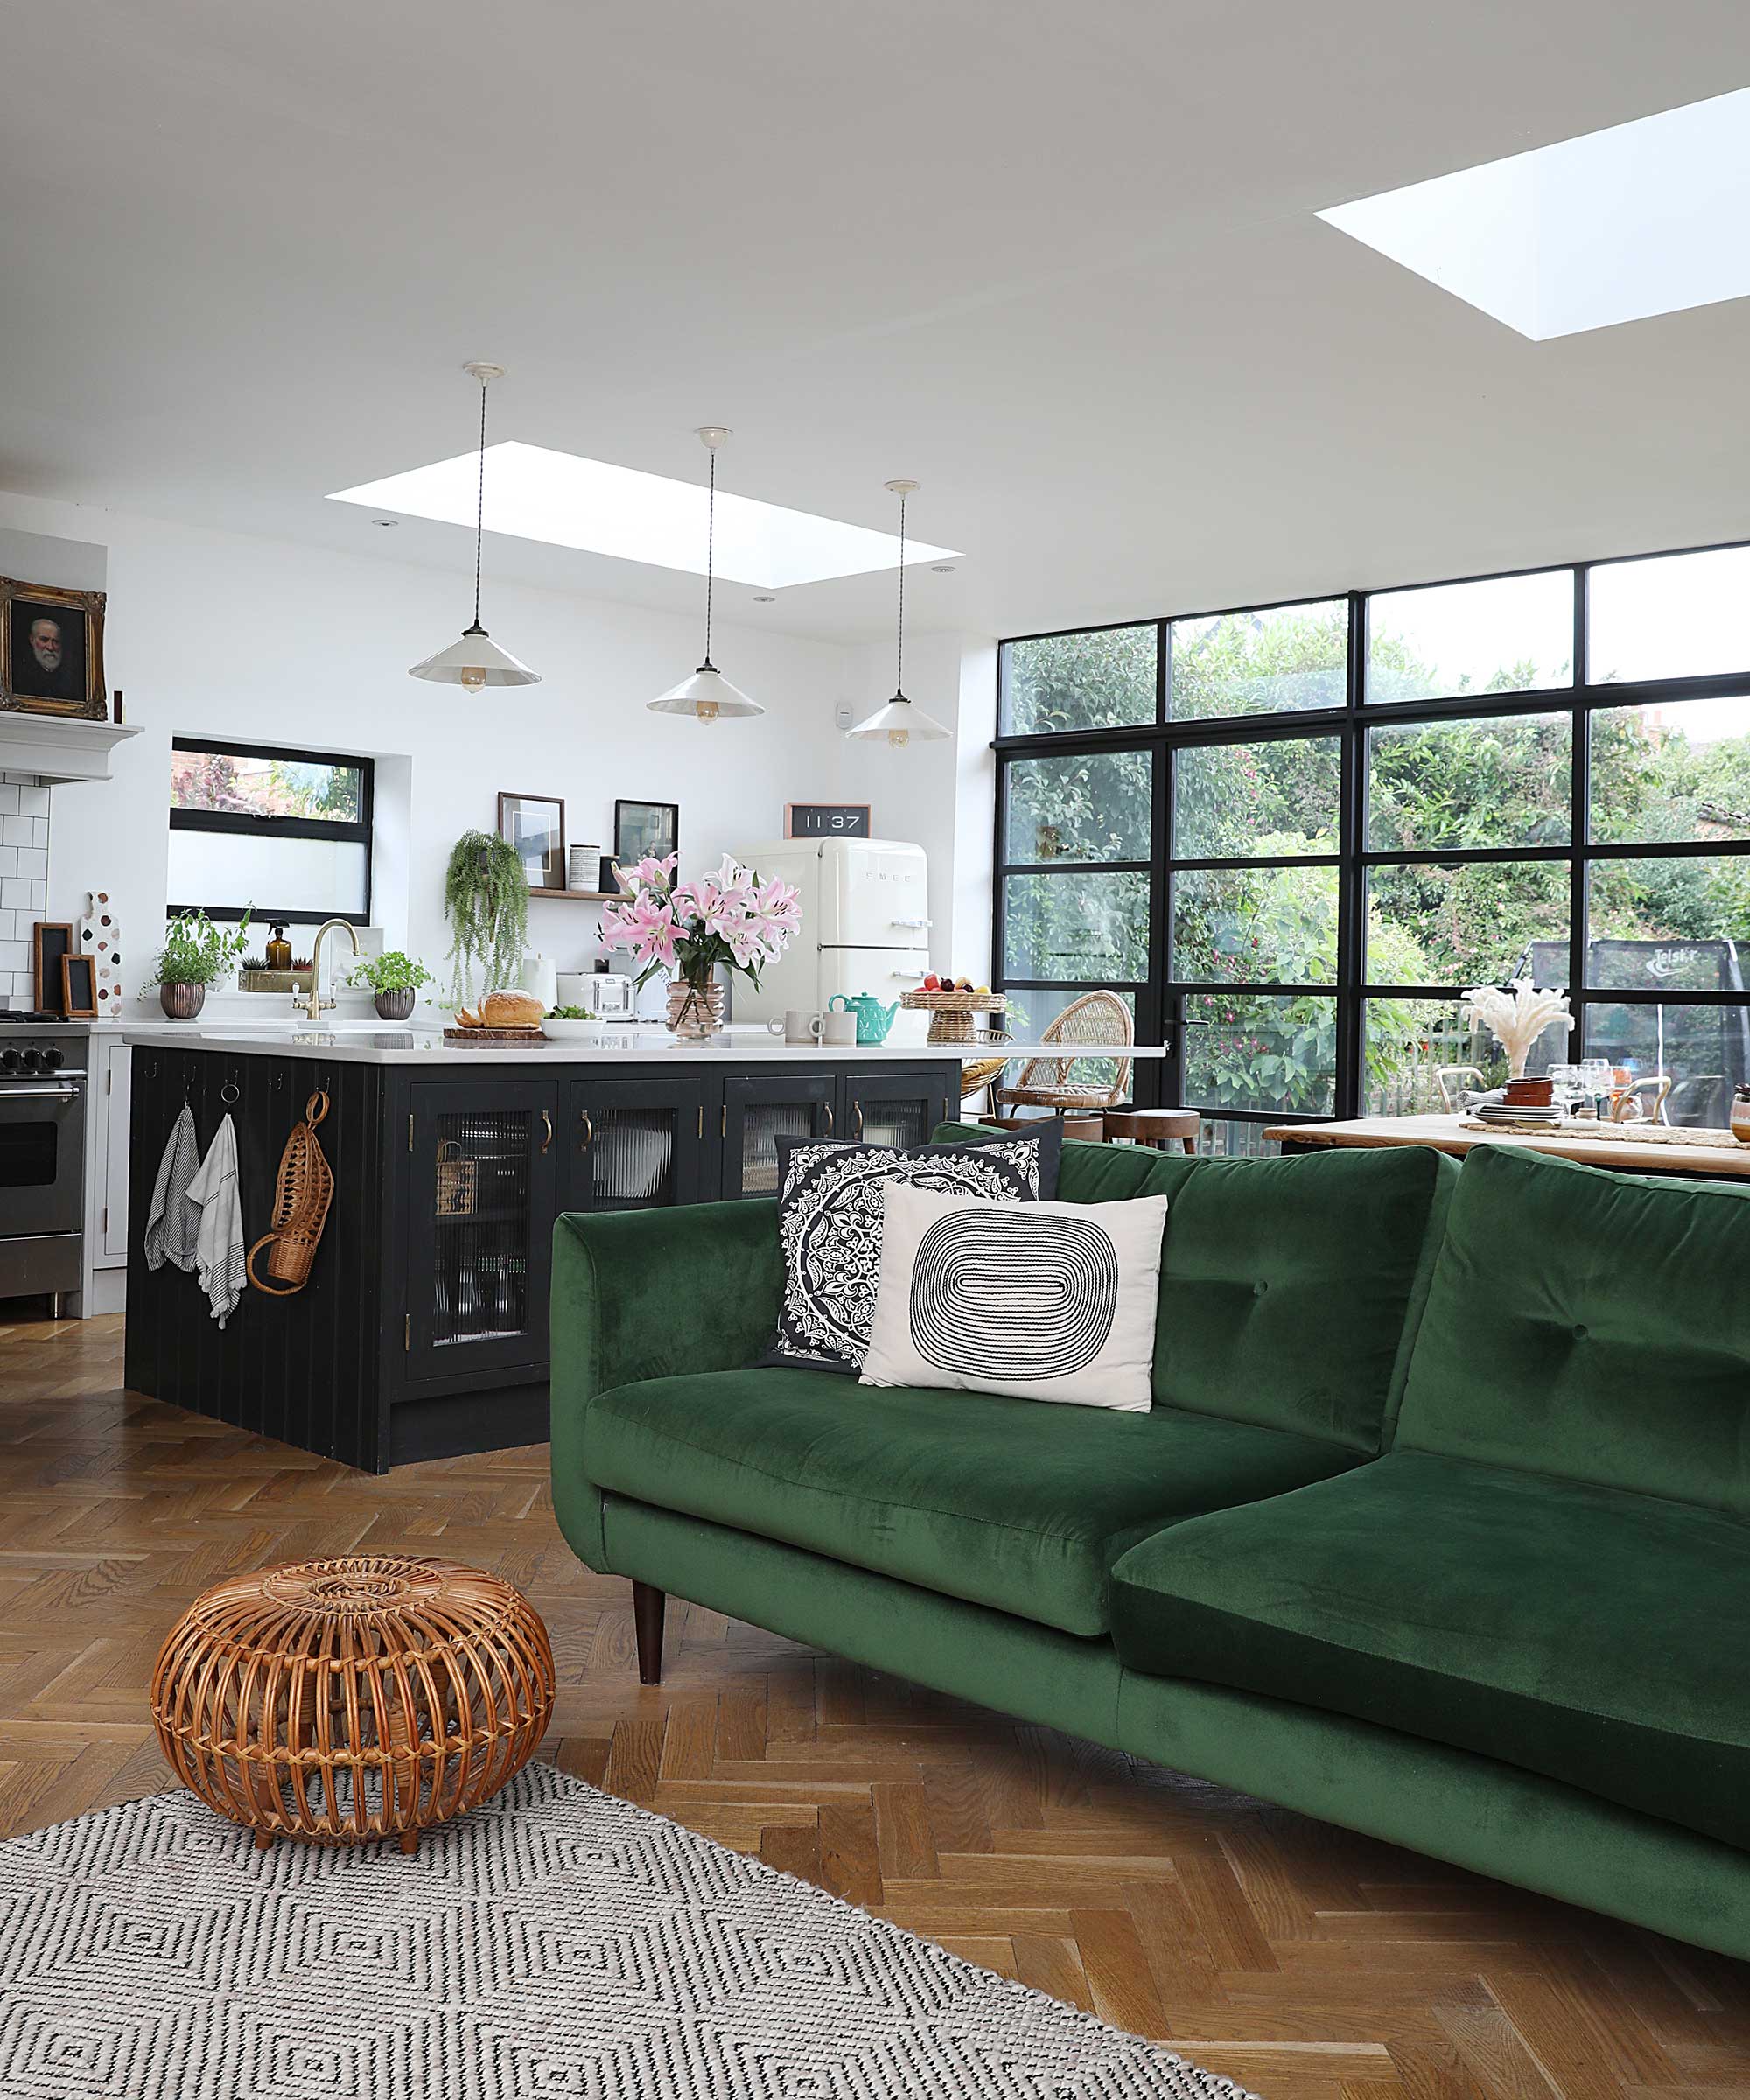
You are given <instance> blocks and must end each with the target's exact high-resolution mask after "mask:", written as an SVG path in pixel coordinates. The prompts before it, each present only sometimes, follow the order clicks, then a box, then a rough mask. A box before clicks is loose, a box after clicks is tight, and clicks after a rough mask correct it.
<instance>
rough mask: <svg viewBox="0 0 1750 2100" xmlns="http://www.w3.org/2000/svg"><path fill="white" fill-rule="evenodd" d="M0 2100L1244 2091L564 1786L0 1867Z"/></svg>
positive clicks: (115, 1838)
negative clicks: (404, 1837)
mask: <svg viewBox="0 0 1750 2100" xmlns="http://www.w3.org/2000/svg"><path fill="white" fill-rule="evenodd" d="M0 2093H4V2094H5V2095H6V2096H8V2100H97V2096H102V2100H112V2096H114V2100H121V2096H126V2100H460V2096H466V2100H706V2096H710V2100H889V2096H901V2095H903V2096H905V2100H1217V2096H1222V2100H1249V2096H1244V2095H1243V2094H1242V2092H1241V2089H1240V2088H1239V2087H1238V2086H1236V2085H1234V2084H1233V2083H1231V2082H1229V2080H1228V2079H1225V2078H1218V2077H1215V2076H1214V2075H1212V2074H1210V2073H1208V2072H1207V2071H1200V2070H1198V2069H1196V2068H1194V2067H1193V2066H1192V2065H1190V2064H1187V2063H1185V2062H1183V2061H1181V2060H1180V2058H1179V2057H1177V2056H1173V2055H1172V2054H1169V2053H1168V2052H1167V2051H1166V2050H1165V2049H1161V2048H1157V2047H1154V2046H1152V2044H1150V2043H1148V2042H1145V2041H1139V2040H1137V2039H1135V2038H1134V2037H1133V2036H1131V2035H1128V2034H1123V2033H1119V2032H1118V2030H1117V2028H1115V2027H1109V2026H1104V2025H1103V2023H1102V2022H1101V2021H1099V2020H1096V2019H1090V2018H1089V2016H1088V2015H1087V2014H1086V2013H1083V2012H1076V2011H1075V2009H1074V2008H1073V2007H1071V2006H1068V2005H1060V2004H1059V2003H1058V2002H1057V2001H1056V2000H1055V1999H1054V1998H1046V1997H1043V1996H1042V1995H1041V1994H1040V1992H1038V1991H1030V1990H1028V1989H1026V1986H1025V1985H1020V1984H1016V1983H1012V1982H1011V1981H1009V1980H1008V1979H1007V1978H1004V1977H999V1976H993V1975H991V1974H990V1973H989V1972H988V1971H984V1970H982V1969H977V1968H974V1967H973V1966H972V1965H971V1964H970V1963H968V1962H963V1961H961V1960H960V1959H959V1958H958V1957H956V1956H954V1955H951V1954H949V1953H947V1952H945V1951H944V1950H942V1948H940V1947H935V1946H932V1945H931V1944H930V1943H928V1941H925V1940H920V1939H915V1938H914V1937H913V1936H911V1935H910V1934H909V1933H904V1932H900V1930H899V1929H897V1928H896V1927H894V1926H892V1925H888V1924H886V1923H885V1922H882V1921H881V1920H880V1919H879V1918H872V1917H870V1916H868V1915H866V1914H865V1912H863V1911H860V1910H858V1909H855V1908H852V1907H851V1905H850V1904H848V1903H842V1902H840V1901H838V1900H837V1898H836V1897H833V1896H830V1895H827V1894H823V1892H822V1891H821V1890H819V1889H816V1888H813V1887H809V1884H808V1883H806V1882H803V1881H798V1880H793V1879H792V1878H791V1877H790V1876H789V1875H788V1874H781V1873H777V1872H775V1871H774V1869H773V1868H771V1867H768V1866H763V1865H761V1864H760V1861H758V1860H755V1859H745V1858H744V1857H743V1856H742V1855H741V1854H740V1853H739V1852H730V1851H729V1850H727V1849H726V1848H725V1846H723V1845H717V1844H714V1843H713V1842H712V1841H711V1839H710V1838H700V1837H698V1836H697V1835H695V1834H694V1833H693V1832H692V1831H687V1830H683V1829H682V1828H681V1827H680V1826H679V1825H678V1824H673V1823H669V1822H666V1821H664V1820H663V1819H662V1817H658V1816H653V1815H650V1814H649V1813H648V1812H647V1811H646V1810H642V1809H638V1808H634V1807H633V1806H632V1805H631V1803H627V1802H624V1801H619V1800H616V1799H615V1798H614V1797H613V1796H612V1795H608V1794H602V1793H598V1791H597V1790H596V1789H594V1788H593V1787H590V1786H586V1785H584V1782H582V1781H581V1780H574V1779H569V1778H567V1777H566V1776H565V1775H563V1774H562V1773H559V1772H556V1771H554V1770H553V1769H552V1768H550V1767H549V1766H544V1765H531V1766H530V1767H529V1768H528V1769H527V1770H526V1771H525V1772H523V1773H522V1774H521V1775H519V1776H518V1777H517V1778H516V1779H515V1780H514V1781H513V1782H511V1784H510V1785H509V1786H508V1787H507V1788H506V1789H505V1790H504V1792H503V1793H502V1794H500V1796H498V1798H497V1799H496V1800H495V1801H493V1802H492V1803H488V1805H487V1806H486V1807H485V1808H484V1809H481V1810H478V1811H477V1812H476V1813H475V1814H473V1815H472V1816H469V1817H465V1818H463V1819H462V1820H461V1821H460V1822H458V1823H454V1824H449V1825H448V1826H447V1827H445V1828H444V1829H443V1830H441V1831H432V1832H429V1833H428V1834H427V1835H426V1836H425V1837H423V1838H421V1840H420V1845H419V1850H418V1852H417V1853H416V1855H415V1856H414V1857H412V1858H410V1859H409V1858H405V1857H403V1856H402V1853H401V1852H398V1851H396V1850H395V1848H394V1847H393V1846H379V1847H372V1848H369V1849H366V1850H361V1851H357V1852H351V1851H342V1850H330V1849H327V1848H319V1847H316V1846H310V1845H293V1844H286V1843H282V1844H280V1845H276V1846H275V1847H274V1848H273V1849H272V1850H271V1851H269V1852H256V1851H255V1849H254V1847H253V1845H252V1843H251V1840H250V1837H249V1833H248V1831H242V1830H239V1829H237V1828H236V1827H235V1825H233V1824H228V1823H225V1822H223V1821H221V1819H220V1818H219V1817H216V1816H214V1814H213V1813H212V1812H211V1811H210V1810H207V1809H206V1808H205V1807H203V1806H202V1805H201V1803H199V1802H198V1801H196V1800H195V1799H194V1798H193V1796H190V1795H186V1794H163V1795H158V1796H154V1797H153V1798H152V1799H151V1800H148V1801H138V1802H131V1803H128V1804H127V1805H126V1806H124V1807H121V1808H115V1809H105V1810H102V1811H101V1812H100V1813H98V1814H96V1815H92V1816H81V1817H78V1818H77V1819H76V1820H75V1821H73V1822H71V1823H63V1824H56V1825H55V1826H54V1827H53V1828H52V1829H51V1830H46V1831H37V1832H35V1833H34V1834H33V1835H31V1836H30V1837H27V1838H14V1839H13V1840H12V1841H11V1843H10V1844H6V1845H0Z"/></svg>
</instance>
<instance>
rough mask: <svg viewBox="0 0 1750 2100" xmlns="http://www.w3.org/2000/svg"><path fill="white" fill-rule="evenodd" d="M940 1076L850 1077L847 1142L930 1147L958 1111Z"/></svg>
mask: <svg viewBox="0 0 1750 2100" xmlns="http://www.w3.org/2000/svg"><path fill="white" fill-rule="evenodd" d="M959 1106H960V1103H958V1102H957V1101H956V1102H954V1103H949V1098H948V1087H947V1082H945V1080H944V1079H943V1078H942V1075H941V1074H940V1073H935V1072H904V1071H900V1072H895V1071H893V1070H891V1069H880V1068H877V1069H875V1070H873V1071H867V1072H864V1071H858V1070H855V1069H853V1070H852V1071H851V1072H850V1073H848V1074H847V1075H846V1076H845V1081H844V1116H843V1117H842V1118H841V1121H840V1129H841V1131H842V1133H843V1135H844V1136H845V1137H846V1138H851V1140H852V1141H853V1142H854V1143H856V1144H858V1145H928V1143H929V1137H930V1132H931V1131H933V1130H935V1126H936V1125H937V1124H939V1123H942V1122H945V1121H946V1120H947V1118H948V1117H949V1116H950V1115H952V1114H954V1113H955V1112H956V1111H957V1110H958V1109H959Z"/></svg>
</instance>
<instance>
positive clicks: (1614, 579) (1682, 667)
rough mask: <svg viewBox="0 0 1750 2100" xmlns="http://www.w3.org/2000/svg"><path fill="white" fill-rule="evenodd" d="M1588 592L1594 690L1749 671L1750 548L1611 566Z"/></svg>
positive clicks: (1595, 575) (1588, 643) (1599, 571)
mask: <svg viewBox="0 0 1750 2100" xmlns="http://www.w3.org/2000/svg"><path fill="white" fill-rule="evenodd" d="M1588 590H1589V598H1588V625H1587V639H1586V669H1587V673H1588V675H1589V676H1590V677H1591V679H1592V682H1593V684H1594V685H1608V684H1611V683H1616V682H1618V681H1620V680H1622V679H1625V678H1699V677H1705V676H1707V675H1708V674H1709V673H1711V672H1715V671H1743V670H1750V611H1747V608H1750V547H1725V548H1721V549H1719V551H1718V552H1717V553H1713V554H1670V555H1662V556H1659V558H1658V559H1657V560H1656V561H1649V562H1608V563H1606V564H1605V565H1604V566H1603V567H1602V568H1600V569H1594V570H1593V572H1592V580H1591V583H1590V584H1589V586H1588Z"/></svg>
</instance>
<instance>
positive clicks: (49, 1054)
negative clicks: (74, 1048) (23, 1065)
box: [40, 1043, 66, 1072]
mask: <svg viewBox="0 0 1750 2100" xmlns="http://www.w3.org/2000/svg"><path fill="white" fill-rule="evenodd" d="M40 1062H41V1065H42V1068H43V1070H44V1071H45V1072H59V1070H60V1068H61V1067H62V1066H63V1065H64V1064H65V1063H66V1059H65V1058H64V1057H63V1056H62V1055H61V1054H60V1052H59V1050H57V1049H56V1048H55V1047H54V1045H53V1044H52V1043H51V1044H50V1045H49V1047H48V1048H47V1049H46V1050H45V1051H44V1052H43V1053H42V1055H41V1060H40Z"/></svg>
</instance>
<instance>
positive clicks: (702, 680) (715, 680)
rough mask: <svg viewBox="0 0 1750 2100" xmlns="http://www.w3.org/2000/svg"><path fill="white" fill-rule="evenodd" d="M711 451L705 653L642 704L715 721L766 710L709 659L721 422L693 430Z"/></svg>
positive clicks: (657, 710) (653, 709)
mask: <svg viewBox="0 0 1750 2100" xmlns="http://www.w3.org/2000/svg"><path fill="white" fill-rule="evenodd" d="M694 435H695V436H696V437H697V438H698V440H699V442H700V444H703V445H704V448H705V450H706V451H708V452H709V453H710V454H711V485H710V486H711V493H710V494H709V495H708V496H707V498H706V500H705V654H704V662H703V663H701V664H700V666H699V668H698V669H697V670H696V671H695V672H694V673H693V674H692V676H690V678H683V679H682V681H681V683H679V684H678V685H671V686H670V687H669V690H668V691H667V692H666V693H659V694H658V695H657V696H656V697H655V699H654V700H647V701H646V702H645V703H644V704H645V705H646V707H648V709H649V710H650V711H651V713H652V714H653V715H690V716H691V717H692V718H693V719H694V720H695V721H696V722H715V721H718V719H719V718H721V717H723V716H725V715H763V714H764V713H765V712H766V710H765V709H764V708H763V707H761V706H760V703H759V702H758V701H757V700H750V699H749V698H748V697H747V695H746V693H744V692H743V691H742V690H741V688H740V687H739V686H736V685H732V684H731V683H729V681H728V679H727V678H725V676H724V675H723V673H722V672H721V671H720V670H718V668H717V666H716V665H715V664H714V663H713V662H711V594H712V586H713V584H715V581H716V571H717V448H718V445H720V444H722V443H723V441H724V439H725V437H729V436H730V435H731V433H730V432H729V431H728V430H725V429H724V427H723V425H722V424H721V423H704V424H702V425H701V427H700V428H699V429H698V430H696V431H695V432H694Z"/></svg>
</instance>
